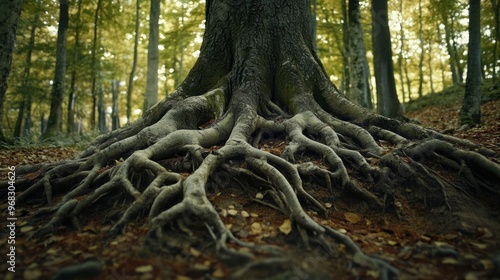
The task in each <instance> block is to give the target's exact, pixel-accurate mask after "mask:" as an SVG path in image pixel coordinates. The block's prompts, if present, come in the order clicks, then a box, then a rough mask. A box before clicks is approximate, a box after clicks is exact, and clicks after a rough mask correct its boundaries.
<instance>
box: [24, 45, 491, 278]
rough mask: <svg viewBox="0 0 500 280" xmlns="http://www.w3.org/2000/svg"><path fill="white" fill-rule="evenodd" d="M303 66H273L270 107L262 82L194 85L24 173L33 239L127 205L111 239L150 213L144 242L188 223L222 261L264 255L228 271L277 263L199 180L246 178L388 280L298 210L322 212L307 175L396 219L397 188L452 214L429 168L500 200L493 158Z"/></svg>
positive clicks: (384, 273)
mask: <svg viewBox="0 0 500 280" xmlns="http://www.w3.org/2000/svg"><path fill="white" fill-rule="evenodd" d="M300 51H301V52H302V51H303V50H300ZM306 51H307V50H306ZM284 56H286V55H284ZM309 59H311V60H313V62H311V63H309V64H310V65H313V67H311V68H310V69H302V70H299V68H298V67H297V66H296V65H294V62H293V59H292V60H291V61H292V62H290V60H286V59H282V60H283V61H285V62H284V63H276V64H277V65H281V66H280V67H277V68H278V69H277V70H276V73H277V74H276V79H283V80H287V81H290V84H289V85H286V86H283V87H281V88H280V89H279V90H276V92H274V93H273V94H275V95H276V96H275V98H271V97H270V96H272V94H271V93H270V92H271V90H270V89H269V88H268V87H266V86H265V85H264V84H266V83H268V81H262V80H259V79H257V78H255V77H256V76H257V74H258V73H257V74H255V75H252V74H251V73H250V74H249V73H247V74H246V75H245V77H246V78H245V79H242V78H241V77H240V76H238V73H232V72H230V73H228V74H227V75H225V76H224V77H221V78H220V79H219V81H218V82H217V84H216V85H214V83H212V85H211V86H212V87H213V88H211V89H206V90H205V93H203V92H202V89H203V88H202V87H197V88H196V89H195V90H193V92H188V91H186V90H183V88H184V87H182V86H181V88H180V89H179V91H178V92H176V93H174V94H173V95H172V96H171V97H169V98H167V99H166V100H164V101H162V102H161V103H159V104H158V105H157V106H155V107H153V108H152V109H151V110H150V111H148V112H147V113H146V115H145V116H144V117H143V118H142V119H140V120H139V121H138V122H137V123H134V124H132V125H130V126H128V127H125V128H123V129H120V130H118V131H114V132H112V133H109V134H107V135H104V136H101V137H99V138H97V139H96V140H95V141H94V143H93V144H92V145H91V146H90V147H89V148H88V149H86V150H85V151H83V152H82V153H81V154H80V155H78V156H77V157H76V158H75V159H74V160H70V161H65V162H61V163H57V164H53V163H51V164H41V165H37V166H31V167H24V168H20V169H19V170H18V171H19V173H21V174H24V177H22V178H20V180H19V181H18V182H19V184H18V186H19V187H21V188H23V187H24V190H23V192H22V193H21V194H20V195H19V196H18V201H27V200H28V199H31V198H32V197H34V196H35V194H37V193H39V192H42V191H43V192H44V194H45V202H46V207H45V208H42V209H40V211H39V214H40V215H51V217H52V218H51V220H50V221H49V222H48V223H47V224H46V225H45V226H44V227H42V228H40V229H38V230H37V231H36V232H35V233H34V234H33V237H42V236H43V235H44V234H47V233H49V232H51V231H53V230H54V228H55V227H56V226H58V225H59V224H61V223H62V222H64V221H71V222H72V223H73V224H74V225H75V226H76V227H80V223H81V222H80V218H81V217H82V216H83V214H84V213H85V212H86V211H87V210H89V209H90V208H92V207H93V206H94V205H95V204H96V203H98V202H101V201H106V202H107V203H111V204H113V203H119V202H121V201H123V200H125V201H126V203H127V205H126V207H125V208H124V209H123V210H122V211H120V217H119V218H118V219H117V220H116V221H115V222H114V223H113V226H112V228H111V230H110V236H115V235H118V234H120V233H121V232H122V231H124V230H126V227H127V225H128V224H129V223H130V222H132V221H133V220H134V219H135V218H136V217H138V216H141V215H144V214H145V213H149V214H148V215H149V218H150V238H156V239H163V238H168V236H167V235H166V233H165V232H166V228H167V227H168V226H169V225H171V224H175V223H177V224H179V227H180V228H181V230H184V231H186V232H188V233H190V230H189V224H188V225H187V226H186V225H185V221H189V220H192V219H195V218H196V219H197V220H198V221H202V223H204V224H205V225H206V228H207V230H208V232H209V233H210V235H211V236H212V238H213V240H214V242H215V245H216V246H215V247H216V250H217V252H218V253H220V255H221V257H224V256H225V257H228V256H229V257H230V258H236V259H238V260H252V259H253V256H252V254H250V253H243V252H241V251H237V250H235V249H233V248H231V247H230V246H227V244H228V243H230V242H233V243H235V244H236V245H237V246H245V247H249V248H251V249H252V250H254V251H262V252H266V253H267V254H270V255H272V257H270V259H268V260H261V261H259V262H256V263H251V264H249V265H248V267H244V268H242V270H240V271H239V272H237V273H236V274H238V273H243V272H244V271H245V270H247V269H249V268H250V267H253V266H258V265H276V264H279V263H281V262H282V261H283V258H282V257H283V256H280V254H282V251H280V250H278V249H276V248H275V247H269V246H257V245H254V244H248V243H245V242H242V241H240V240H239V239H238V238H236V237H235V236H234V235H233V233H232V232H231V231H230V230H229V229H227V228H226V226H225V225H224V223H223V220H222V219H221V217H220V216H219V213H217V211H216V209H215V208H214V206H213V205H212V203H211V202H210V201H209V199H208V197H207V195H208V194H207V182H208V180H209V179H210V177H211V176H212V175H213V174H215V173H216V172H218V171H221V170H224V171H225V172H226V173H227V174H229V175H230V176H231V177H234V178H235V181H238V180H241V178H248V180H251V181H253V182H256V184H257V185H259V186H261V187H262V186H265V188H266V189H267V193H268V194H269V195H270V196H271V197H272V199H271V200H267V201H266V202H262V203H265V204H266V205H268V206H270V208H272V209H279V210H280V211H282V212H283V213H286V214H287V215H289V217H290V219H291V220H292V221H293V225H294V229H295V230H296V231H298V232H299V234H300V236H301V238H302V241H303V243H304V244H305V245H306V246H309V244H310V243H311V242H313V241H314V242H316V243H319V244H322V247H323V248H324V250H325V251H327V252H331V250H332V249H331V248H330V246H329V245H328V242H327V241H326V240H328V239H333V240H335V241H337V242H339V243H342V244H344V245H345V246H346V248H347V249H348V250H349V251H350V252H351V253H352V254H353V262H354V263H355V264H357V265H360V266H363V267H368V268H370V269H377V270H380V271H381V274H380V275H381V278H390V277H391V275H395V274H397V271H396V269H394V268H393V267H392V266H390V265H389V264H388V263H387V262H385V261H383V260H380V259H378V258H376V257H372V256H367V255H365V254H364V253H363V252H362V251H361V249H360V248H359V247H358V246H357V245H356V244H355V243H354V242H353V241H352V240H351V239H350V238H349V237H348V236H346V235H344V234H342V233H340V232H338V231H336V230H335V229H332V228H330V227H326V226H323V225H320V224H318V223H317V222H315V221H314V220H313V219H312V218H311V217H310V216H309V215H308V214H307V213H306V211H305V210H304V208H303V207H304V206H305V205H307V207H309V208H311V209H314V210H316V211H321V212H323V213H325V214H326V213H327V208H326V206H325V205H324V204H323V203H322V202H321V201H319V200H318V198H317V197H315V196H314V193H313V192H311V190H309V189H306V187H305V185H304V184H303V179H304V178H306V177H314V178H315V179H316V181H317V183H318V185H320V186H322V187H324V188H325V189H326V190H327V191H329V192H330V193H331V195H332V198H334V199H338V198H339V197H342V198H343V199H344V198H345V197H347V198H349V199H356V200H358V201H363V202H364V203H366V204H367V205H368V207H369V208H370V209H371V210H372V211H387V212H390V215H392V214H393V213H395V214H396V215H401V214H402V213H401V209H400V208H401V207H399V204H400V203H399V200H401V199H403V194H402V193H403V191H402V188H411V190H412V191H414V192H415V193H420V194H422V195H420V196H417V197H416V199H417V200H420V201H421V202H423V204H425V206H426V207H444V208H446V209H448V211H449V210H451V211H453V210H454V209H453V208H452V206H451V204H450V202H449V199H448V196H447V190H448V187H449V186H450V185H453V186H456V185H457V184H458V183H455V182H452V183H450V182H449V181H447V180H445V179H443V177H442V176H440V175H438V174H437V173H435V172H434V171H433V170H432V168H431V167H429V165H428V164H431V163H432V164H440V165H443V166H445V167H446V168H448V169H451V170H452V171H454V172H455V173H456V175H457V176H458V177H460V178H463V179H464V181H465V182H466V184H467V186H468V187H467V188H464V187H459V188H460V189H461V190H462V191H463V192H465V193H470V192H485V193H488V194H491V195H495V196H496V197H500V189H499V187H498V183H497V182H498V181H500V167H499V166H498V165H497V164H495V163H493V162H492V161H490V160H488V158H487V157H485V155H487V156H491V155H492V154H491V151H487V150H485V149H482V148H480V147H478V146H476V145H475V144H473V143H470V142H467V141H465V140H461V139H457V138H453V137H450V136H445V135H441V134H439V133H437V132H434V131H431V130H427V129H423V128H421V127H418V126H415V125H411V124H408V123H403V122H399V121H396V120H392V119H387V118H384V117H381V116H378V115H375V114H372V113H369V112H366V111H364V110H363V109H361V108H359V107H357V106H355V105H353V104H352V103H350V102H349V101H348V100H346V99H345V98H344V97H342V96H341V95H340V94H339V92H338V90H336V88H335V86H333V84H331V83H329V82H328V81H327V79H326V76H325V75H324V73H323V71H322V68H321V67H320V66H319V65H318V63H317V57H315V54H311V57H310V58H309ZM254 62H255V61H254ZM200 63H202V62H200ZM206 63H211V62H206ZM245 63H251V62H245ZM255 63H256V62H255ZM309 64H307V65H309ZM206 67H208V66H204V65H201V66H199V65H198V66H196V67H195V69H198V68H202V69H205V68H206ZM239 69H247V67H245V65H241V67H239ZM248 69H252V68H251V67H250V68H248ZM305 73H308V74H305ZM193 75H195V74H193ZM193 75H191V76H188V79H187V81H186V82H185V83H186V84H189V83H190V82H192V79H193V78H192V76H193ZM313 77H319V78H313ZM186 88H187V87H186ZM275 99H276V100H275ZM276 103H280V106H281V105H283V106H284V107H286V108H287V110H284V109H282V107H280V106H278V105H277V104H276ZM289 114H291V115H289ZM269 138H276V139H284V140H285V141H286V145H285V147H284V149H283V150H282V151H279V153H280V154H276V153H271V152H269V151H266V150H265V149H264V148H263V143H265V141H266V139H269ZM218 145H222V146H218ZM344 194H346V195H348V196H345V197H344V196H343V195H344ZM398 203H399V204H398ZM270 210H271V209H270ZM403 214H404V213H403ZM273 255H274V256H273ZM242 271H243V272H242Z"/></svg>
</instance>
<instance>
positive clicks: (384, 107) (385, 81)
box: [372, 0, 402, 118]
mask: <svg viewBox="0 0 500 280" xmlns="http://www.w3.org/2000/svg"><path fill="white" fill-rule="evenodd" d="M372 44H373V64H374V65H375V79H376V88H377V111H378V113H379V114H381V115H383V116H386V117H390V118H400V117H401V116H402V112H401V108H400V105H399V100H398V94H397V92H396V82H395V80H394V69H393V65H392V49H391V48H392V47H391V34H390V32H389V18H388V10H387V0H373V1H372Z"/></svg>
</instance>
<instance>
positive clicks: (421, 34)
mask: <svg viewBox="0 0 500 280" xmlns="http://www.w3.org/2000/svg"><path fill="white" fill-rule="evenodd" d="M418 39H419V41H420V59H419V61H418V97H419V98H420V97H422V96H423V92H422V91H423V88H422V87H423V84H424V70H423V68H424V54H425V50H424V31H423V22H422V0H418Z"/></svg>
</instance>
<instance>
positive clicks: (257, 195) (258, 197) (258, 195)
mask: <svg viewBox="0 0 500 280" xmlns="http://www.w3.org/2000/svg"><path fill="white" fill-rule="evenodd" d="M255 198H256V199H259V200H260V199H263V198H264V195H263V194H262V193H257V194H256V195H255Z"/></svg>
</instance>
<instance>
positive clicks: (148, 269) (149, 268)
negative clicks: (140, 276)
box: [135, 265, 153, 273]
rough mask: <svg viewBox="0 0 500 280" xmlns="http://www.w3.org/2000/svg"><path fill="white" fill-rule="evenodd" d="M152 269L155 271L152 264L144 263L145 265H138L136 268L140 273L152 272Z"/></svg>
mask: <svg viewBox="0 0 500 280" xmlns="http://www.w3.org/2000/svg"><path fill="white" fill-rule="evenodd" d="M151 271H153V266H152V265H143V266H138V267H136V268H135V272H138V273H146V272H151Z"/></svg>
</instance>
